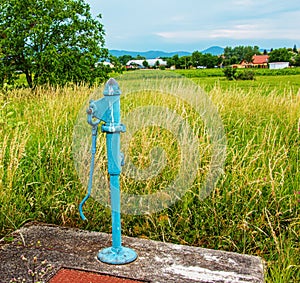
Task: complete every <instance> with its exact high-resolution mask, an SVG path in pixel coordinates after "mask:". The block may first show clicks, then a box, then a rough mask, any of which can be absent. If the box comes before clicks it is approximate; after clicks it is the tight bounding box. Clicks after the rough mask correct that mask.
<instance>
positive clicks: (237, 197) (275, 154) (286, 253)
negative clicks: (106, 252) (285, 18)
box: [0, 70, 300, 283]
mask: <svg viewBox="0 0 300 283" xmlns="http://www.w3.org/2000/svg"><path fill="white" fill-rule="evenodd" d="M201 71H203V70H193V72H194V75H192V72H189V71H186V73H185V72H182V74H183V75H187V76H188V77H190V78H191V79H192V80H193V81H194V82H196V83H197V84H199V85H200V86H201V87H202V88H203V89H205V91H206V92H207V93H208V95H209V97H210V98H211V99H212V101H213V102H214V104H215V105H216V107H217V108H218V111H219V114H220V116H221V118H222V121H223V124H224V128H225V132H226V138H227V157H226V162H225V167H224V175H223V176H222V178H221V179H220V180H219V182H218V183H217V186H216V189H215V190H214V191H213V192H212V194H211V195H210V196H209V197H207V198H205V199H202V198H201V197H199V194H200V192H199V190H200V187H201V181H202V179H201V172H199V174H198V176H197V178H196V180H195V182H194V183H193V186H192V187H191V188H190V189H189V190H188V192H187V193H186V194H185V195H184V197H183V198H182V199H181V200H179V201H178V202H177V203H176V204H174V205H172V206H171V207H169V208H166V209H165V210H163V211H161V212H159V213H154V214H148V215H143V216H130V215H124V216H123V224H122V225H123V226H122V228H123V234H126V235H129V236H134V237H143V238H149V239H154V240H161V241H168V242H173V243H180V244H187V245H194V246H201V247H206V248H212V249H220V250H227V251H233V252H239V253H246V254H252V255H258V256H261V257H262V258H263V259H264V260H265V261H266V281H267V282H282V283H286V282H297V280H298V279H299V278H300V247H299V236H300V210H299V207H300V203H299V200H300V194H299V192H300V120H299V119H300V91H299V89H300V75H299V74H284V75H279V74H277V75H276V76H267V75H257V76H256V80H255V81H227V80H225V79H224V77H222V76H221V75H219V76H217V75H215V76H209V75H206V76H203V74H202V73H201V75H197V73H196V72H201ZM207 71H208V70H207ZM213 71H215V70H213ZM217 71H219V70H217ZM217 71H215V72H217ZM92 92H93V89H89V88H87V87H85V86H78V87H77V86H69V87H66V88H63V89H62V88H57V89H53V88H47V89H42V88H41V89H37V90H36V91H35V92H34V93H32V92H31V91H30V90H28V89H17V90H12V91H9V92H2V93H1V100H2V101H1V108H0V126H1V132H0V147H1V151H0V175H1V176H2V178H1V180H0V182H1V183H0V198H1V209H0V236H1V237H4V238H5V239H6V240H7V241H9V240H11V239H10V238H9V237H8V234H9V233H10V232H11V231H13V230H15V229H17V228H19V227H20V226H22V225H23V224H24V223H25V222H27V221H31V220H37V221H43V222H47V223H55V224H59V225H65V226H71V227H79V228H82V229H88V230H95V231H105V232H110V226H111V225H110V211H109V210H108V209H107V208H105V207H103V206H102V205H101V204H99V203H98V202H96V201H93V200H89V202H88V204H87V205H86V207H85V211H86V215H87V217H88V219H89V221H88V222H82V221H81V220H80V218H79V213H78V211H77V207H78V204H79V202H80V201H81V199H82V198H83V196H84V194H85V191H86V188H85V187H83V186H82V184H81V183H80V181H79V179H78V176H77V174H76V171H75V169H74V163H73V157H72V148H71V145H72V138H73V127H74V123H75V121H76V116H77V113H78V111H79V110H80V108H81V106H82V105H83V103H84V102H85V101H86V100H87V98H88V97H89V95H90V94H91V93H92ZM148 100H149V101H150V100H151V98H148ZM122 103H123V104H122V107H124V109H130V108H131V107H132V106H133V105H139V104H142V103H143V102H141V101H140V99H139V96H136V97H134V98H133V100H132V99H130V97H128V99H127V100H126V99H124V100H123V101H122ZM152 103H156V104H166V103H167V102H166V101H165V100H164V101H163V100H162V99H161V98H160V96H159V95H158V96H156V97H155V99H154V102H152ZM169 103H170V105H171V106H170V107H173V108H174V110H175V111H176V112H177V113H178V115H183V114H184V115H187V113H189V112H190V109H188V111H187V109H185V108H184V107H183V106H182V105H177V104H176V103H173V102H172V101H170V102H169ZM125 111H126V110H125ZM190 115H191V116H189V117H187V119H188V120H189V122H190V123H191V124H193V119H192V118H193V114H190ZM191 117H192V118H191ZM199 127H200V126H199ZM193 129H194V130H195V131H198V129H197V125H194V128H193ZM158 137H159V140H158ZM168 140H172V137H170V135H169V134H168V133H167V132H166V133H164V132H162V133H161V132H158V131H157V129H155V128H153V129H152V130H149V129H148V130H147V129H145V131H144V132H143V131H142V132H139V133H138V135H137V137H135V139H134V141H133V144H132V149H131V152H133V153H135V154H136V156H139V159H141V160H145V162H146V163H147V155H148V154H149V150H148V149H147V148H148V147H151V146H155V145H156V144H157V142H159V143H160V144H164V143H166V142H167V141H168ZM199 143H201V144H202V143H204V144H205V141H203V140H201V138H200V139H199ZM165 147H166V148H167V145H166V146H165ZM142 149H145V150H142ZM167 153H168V154H170V155H171V156H174V159H176V156H177V155H178V153H177V147H176V146H174V147H171V146H169V147H168V150H167ZM208 157H209V153H208ZM203 162H204V166H205V160H204V161H203ZM167 165H168V166H169V167H170V168H169V169H170V170H169V171H168V170H166V171H165V173H163V175H162V176H160V177H161V179H157V180H156V182H158V183H160V184H164V183H163V179H164V177H165V178H166V179H167V178H168V177H169V176H170V172H171V170H172V166H173V170H177V169H176V166H177V165H176V162H175V163H172V162H171V161H170V162H169V163H168V164H167ZM164 174H165V175H164ZM156 184H157V183H147V182H146V183H141V182H134V181H132V180H131V179H130V178H122V187H123V189H124V190H128V191H135V190H140V189H141V188H142V189H144V188H146V189H147V190H144V191H143V193H146V192H148V193H149V192H151V189H152V186H153V189H155V190H157V189H159V187H157V186H156Z"/></svg>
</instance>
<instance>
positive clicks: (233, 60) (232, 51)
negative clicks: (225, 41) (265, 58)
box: [224, 46, 260, 65]
mask: <svg viewBox="0 0 300 283" xmlns="http://www.w3.org/2000/svg"><path fill="white" fill-rule="evenodd" d="M255 54H257V55H258V54H260V51H259V47H258V46H253V47H252V46H236V47H234V48H232V47H229V46H227V47H225V48H224V56H225V61H224V65H232V64H239V63H240V62H241V61H242V60H245V61H246V62H248V63H250V62H252V57H253V55H255Z"/></svg>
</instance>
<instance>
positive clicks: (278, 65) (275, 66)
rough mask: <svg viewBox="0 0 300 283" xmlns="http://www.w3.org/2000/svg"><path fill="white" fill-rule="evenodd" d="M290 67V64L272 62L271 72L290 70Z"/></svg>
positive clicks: (270, 64)
mask: <svg viewBox="0 0 300 283" xmlns="http://www.w3.org/2000/svg"><path fill="white" fill-rule="evenodd" d="M289 65H290V63H289V62H272V63H269V67H270V70H278V69H284V68H288V67H289Z"/></svg>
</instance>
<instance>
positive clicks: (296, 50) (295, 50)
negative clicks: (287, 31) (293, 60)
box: [293, 44, 298, 53]
mask: <svg viewBox="0 0 300 283" xmlns="http://www.w3.org/2000/svg"><path fill="white" fill-rule="evenodd" d="M293 52H294V53H298V49H297V46H296V44H294V47H293Z"/></svg>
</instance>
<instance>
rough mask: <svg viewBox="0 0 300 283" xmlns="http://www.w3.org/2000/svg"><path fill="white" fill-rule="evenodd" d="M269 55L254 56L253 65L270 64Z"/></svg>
mask: <svg viewBox="0 0 300 283" xmlns="http://www.w3.org/2000/svg"><path fill="white" fill-rule="evenodd" d="M268 60H269V55H253V57H252V63H253V64H265V63H268Z"/></svg>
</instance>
